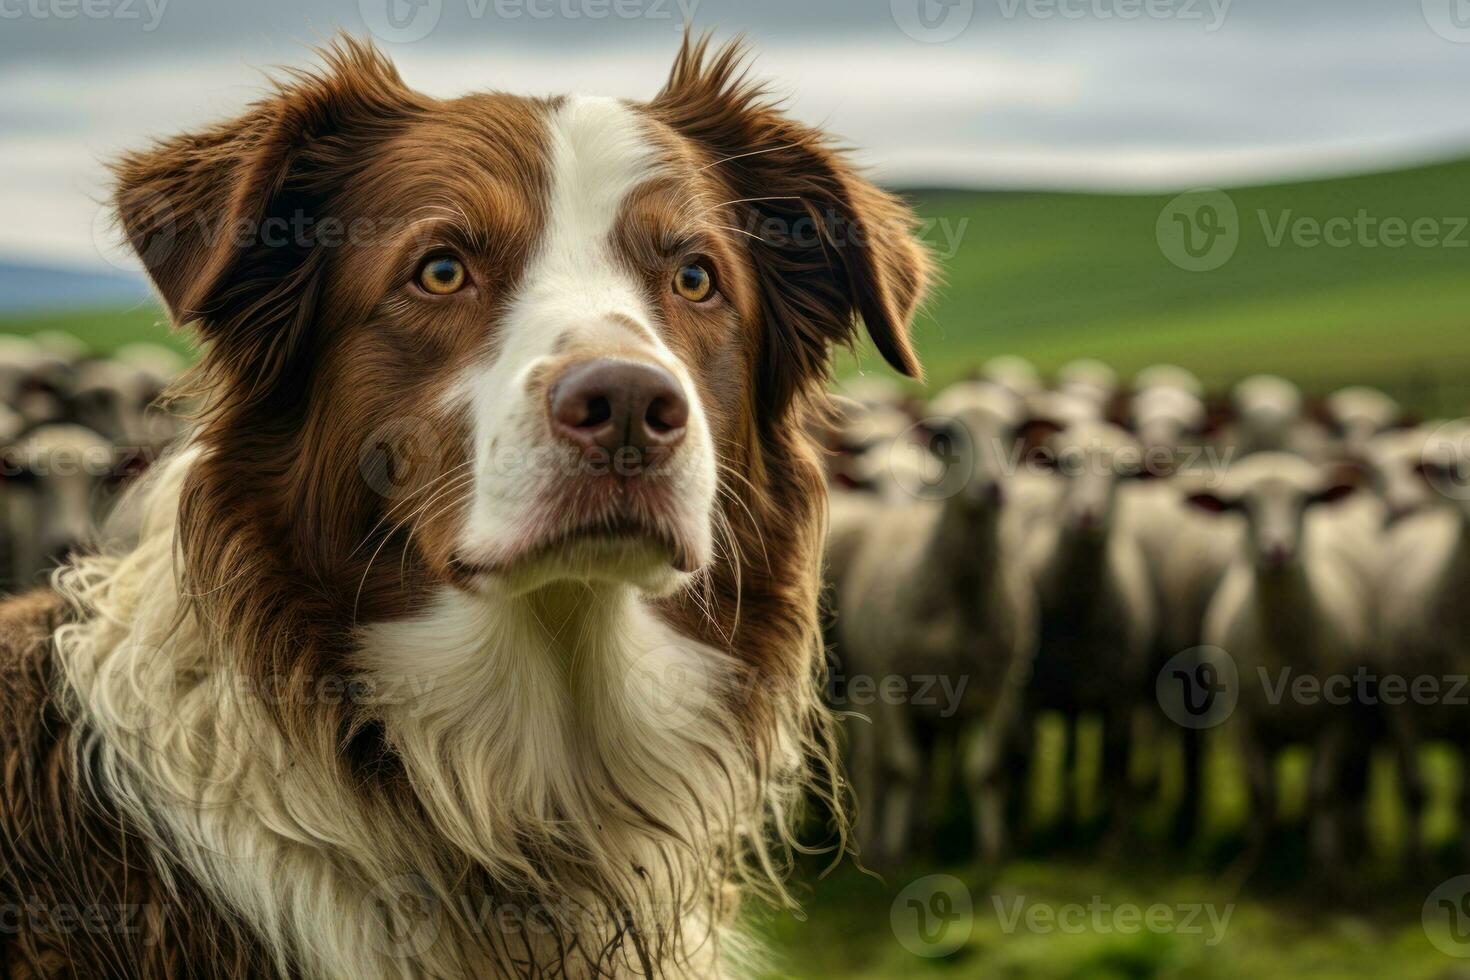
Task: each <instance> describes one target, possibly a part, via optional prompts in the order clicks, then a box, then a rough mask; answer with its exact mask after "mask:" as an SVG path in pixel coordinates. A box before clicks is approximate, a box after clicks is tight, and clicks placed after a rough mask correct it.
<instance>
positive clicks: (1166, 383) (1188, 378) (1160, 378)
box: [1133, 364, 1205, 398]
mask: <svg viewBox="0 0 1470 980" xmlns="http://www.w3.org/2000/svg"><path fill="white" fill-rule="evenodd" d="M1154 388H1177V389H1178V390H1180V391H1184V392H1188V393H1189V394H1191V395H1193V396H1194V397H1196V398H1204V397H1205V386H1204V385H1202V384H1200V380H1199V377H1198V376H1197V375H1195V373H1194V372H1193V371H1190V370H1188V369H1186V368H1182V367H1179V366H1178V365H1177V364H1152V365H1150V366H1148V367H1146V368H1144V369H1143V370H1142V371H1139V372H1138V373H1137V374H1135V375H1134V376H1133V390H1134V391H1135V392H1145V391H1150V390H1152V389H1154Z"/></svg>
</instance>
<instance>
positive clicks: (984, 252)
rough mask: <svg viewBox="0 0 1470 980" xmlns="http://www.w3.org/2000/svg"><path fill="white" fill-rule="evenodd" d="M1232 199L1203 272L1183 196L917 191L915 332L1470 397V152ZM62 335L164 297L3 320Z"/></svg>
mask: <svg viewBox="0 0 1470 980" xmlns="http://www.w3.org/2000/svg"><path fill="white" fill-rule="evenodd" d="M1228 196H1229V199H1230V204H1231V205H1233V206H1234V208H1235V211H1236V214H1237V216H1238V217H1237V220H1236V222H1235V227H1236V228H1237V229H1238V235H1239V243H1238V247H1237V248H1236V250H1235V252H1234V254H1233V256H1232V257H1230V259H1229V261H1226V262H1224V264H1223V265H1221V266H1220V267H1219V268H1217V269H1214V270H1212V271H1203V272H1193V271H1186V270H1185V269H1181V268H1179V267H1177V266H1176V265H1175V264H1173V263H1172V262H1171V261H1170V260H1169V258H1168V257H1167V256H1166V254H1165V250H1164V248H1163V247H1161V244H1160V238H1159V233H1158V229H1159V226H1160V215H1161V213H1162V212H1163V210H1164V208H1165V207H1166V205H1168V203H1169V202H1170V200H1171V198H1172V195H1160V196H1127V195H1102V194H1057V193H974V192H953V191H934V192H917V193H914V194H912V195H911V197H912V199H913V200H914V202H915V204H916V205H917V206H918V209H919V211H920V212H921V213H922V214H923V216H924V217H925V219H926V221H927V223H928V224H927V229H926V231H925V234H924V237H925V239H926V240H927V241H928V242H929V243H930V245H931V246H932V247H933V248H934V249H935V251H936V253H938V254H939V255H940V257H941V258H942V260H943V266H944V270H945V280H946V281H945V284H944V285H943V286H942V287H941V288H940V289H939V290H938V291H937V293H936V295H935V298H934V300H933V301H932V302H931V303H930V304H929V306H928V308H927V310H926V312H925V315H924V316H923V317H922V318H921V320H920V322H919V323H918V325H917V328H916V333H917V339H918V345H919V349H920V351H921V353H922V354H923V355H924V358H925V361H926V364H927V366H928V369H929V372H930V376H931V378H932V380H933V381H934V382H935V383H943V382H945V381H948V380H952V379H953V378H955V377H958V376H960V375H962V374H964V373H965V372H966V371H968V370H970V369H972V368H973V367H974V366H975V365H977V364H978V363H979V362H980V361H981V360H983V359H984V358H986V357H988V356H990V355H993V354H999V353H1018V354H1023V355H1025V356H1027V357H1030V358H1032V359H1033V360H1035V361H1036V362H1037V364H1038V365H1039V366H1041V367H1043V368H1050V367H1054V366H1056V365H1057V364H1059V363H1061V362H1062V361H1065V360H1067V359H1069V358H1072V357H1079V356H1093V357H1100V358H1103V359H1104V360H1107V361H1108V362H1110V363H1112V364H1114V365H1115V366H1117V367H1118V368H1119V369H1120V370H1122V371H1124V372H1125V373H1126V372H1131V371H1132V370H1135V369H1137V368H1139V367H1142V366H1144V365H1146V364H1149V363H1151V362H1154V361H1159V360H1168V361H1175V362H1178V363H1180V364H1183V365H1185V366H1187V367H1190V368H1193V369H1194V370H1196V371H1198V372H1199V373H1200V374H1201V375H1202V376H1203V377H1205V378H1206V380H1208V381H1210V382H1213V383H1216V384H1223V383H1226V382H1228V381H1230V380H1231V379H1233V378H1235V377H1238V376H1240V375H1242V374H1246V373H1249V372H1252V371H1259V370H1272V371H1278V372H1281V373H1284V374H1287V375H1290V376H1292V377H1294V378H1296V379H1298V380H1300V381H1301V382H1302V383H1303V384H1305V385H1306V386H1307V387H1308V388H1311V389H1316V390H1325V389H1327V388H1330V387H1333V386H1335V385H1339V384H1344V383H1348V382H1353V381H1369V382H1373V383H1377V384H1381V385H1384V386H1385V387H1388V388H1390V389H1391V390H1393V391H1395V392H1396V393H1398V394H1399V395H1400V396H1401V397H1405V398H1407V399H1408V400H1409V401H1412V402H1415V403H1416V404H1417V405H1418V406H1419V407H1420V408H1421V409H1423V410H1425V411H1456V412H1459V411H1464V410H1465V409H1466V407H1467V406H1470V228H1467V227H1465V222H1466V219H1467V217H1470V161H1463V162H1458V163H1451V164H1443V165H1438V166H1432V167H1423V168H1418V169H1414V170H1405V171H1398V172H1393V173H1386V174H1374V175H1368V176H1360V177H1350V178H1343V179H1334V180H1322V181H1313V182H1308V183H1298V184H1287V185H1278V186H1265V187H1251V188H1242V189H1237V190H1232V191H1230V192H1229V195H1228ZM1360 214H1361V215H1362V218H1361V219H1360V218H1359V215H1360ZM1333 219H1336V220H1337V222H1338V225H1337V226H1335V228H1334V229H1333V231H1334V233H1335V241H1336V242H1337V243H1336V244H1334V243H1329V242H1327V241H1322V242H1318V243H1316V244H1313V243H1312V238H1311V237H1310V235H1311V232H1312V224H1311V223H1316V225H1317V226H1318V227H1319V230H1320V227H1321V226H1322V225H1323V224H1324V223H1326V222H1328V221H1331V220H1333ZM1390 219H1392V220H1396V221H1398V222H1401V223H1402V224H1403V226H1404V228H1405V229H1406V230H1408V231H1412V229H1413V226H1414V223H1415V222H1420V231H1421V233H1420V236H1419V238H1420V241H1419V243H1418V244H1416V243H1415V242H1414V241H1413V240H1412V235H1410V234H1402V238H1403V241H1402V242H1401V243H1399V244H1397V245H1396V246H1395V245H1394V244H1393V242H1394V241H1396V240H1397V238H1396V235H1395V232H1394V229H1393V227H1392V225H1388V226H1387V227H1385V222H1386V221H1389V220H1390ZM1426 221H1427V222H1429V223H1430V224H1425V223H1424V222H1426ZM1303 222H1306V223H1307V224H1302V223H1303ZM1163 227H1164V229H1165V234H1166V236H1167V235H1168V234H1169V233H1171V230H1172V231H1173V233H1175V234H1177V232H1178V230H1179V228H1180V226H1179V225H1178V223H1177V222H1176V221H1174V220H1172V219H1169V218H1167V217H1166V218H1165V220H1164V222H1163ZM1344 232H1345V233H1346V238H1345V239H1344V238H1343V237H1342V235H1343V233H1344ZM1303 235H1305V236H1306V237H1303ZM1167 241H1168V239H1167V237H1166V242H1167ZM1200 241H1203V239H1200ZM1431 241H1432V242H1433V243H1434V244H1429V243H1430V242H1431ZM46 327H59V328H62V329H66V330H70V331H72V332H74V333H76V334H78V335H80V336H82V337H84V338H86V339H88V340H90V341H92V342H93V343H94V344H95V345H97V346H98V347H99V348H101V349H109V348H111V347H114V346H116V345H117V344H119V343H122V342H125V341H127V340H132V339H139V338H148V339H165V338H167V337H168V332H167V329H166V327H165V325H164V324H163V321H162V317H161V316H160V314H159V313H158V311H157V310H156V309H155V308H152V307H150V306H147V305H144V306H141V307H136V308H133V309H131V310H127V311H96V312H77V313H67V314H58V315H47V316H30V317H11V318H8V319H6V318H0V331H15V332H22V333H24V332H30V331H31V330H35V329H42V328H46ZM175 342H176V339H175ZM861 362H862V363H863V364H864V365H868V364H874V363H876V362H875V361H874V360H873V359H872V357H871V354H870V353H866V352H865V353H864V354H863V355H862V357H861ZM854 369H855V368H854V365H853V363H852V362H851V360H850V359H849V360H845V361H844V365H843V370H845V371H851V370H854Z"/></svg>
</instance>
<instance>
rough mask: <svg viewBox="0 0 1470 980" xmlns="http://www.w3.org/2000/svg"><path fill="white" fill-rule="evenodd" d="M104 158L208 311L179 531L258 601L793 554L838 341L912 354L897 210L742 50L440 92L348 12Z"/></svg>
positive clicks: (208, 575) (202, 313)
mask: <svg viewBox="0 0 1470 980" xmlns="http://www.w3.org/2000/svg"><path fill="white" fill-rule="evenodd" d="M117 176H118V191H117V196H116V202H117V208H118V212H119V215H120V218H121V222H122V225H123V227H124V229H125V231H126V233H127V235H128V237H129V239H130V241H131V243H132V244H133V246H134V248H135V249H136V250H137V252H138V254H139V255H140V256H141V257H142V259H143V261H144V263H145V265H146V266H147V269H148V272H149V274H150V276H151V277H152V278H153V281H154V283H155V284H156V286H157V288H158V291H159V292H160V293H161V294H162V296H163V299H164V300H165V302H166V303H167V305H168V308H169V311H170V313H171V315H172V317H173V319H174V320H175V321H176V322H178V323H180V324H186V323H187V324H193V325H194V326H195V328H196V329H197V331H198V332H199V334H200V336H201V337H202V338H203V340H204V341H205V342H206V343H205V347H204V356H203V362H202V364H201V366H200V369H199V372H198V375H197V380H198V381H199V384H200V388H201V390H202V392H203V404H204V405H205V408H204V410H203V416H202V419H201V422H200V427H199V434H198V441H199V442H200V444H201V446H202V449H203V453H202V457H201V460H200V462H199V463H198V464H197V465H196V466H195V468H194V471H193V472H192V473H191V474H190V477H189V480H188V483H187V485H186V487H185V490H184V504H183V507H184V511H183V513H184V521H183V525H182V534H183V538H184V548H185V556H186V563H187V565H188V567H189V570H190V575H191V576H192V577H194V578H195V579H196V580H197V585H198V586H200V589H199V591H200V592H201V594H214V593H209V590H210V589H211V588H216V589H217V590H218V592H219V593H221V594H223V593H233V594H234V595H235V596H236V599H235V600H234V601H235V602H236V603H237V604H243V605H248V606H251V607H252V612H251V614H250V616H249V617H247V618H249V619H250V620H252V621H254V622H257V623H259V622H263V621H281V622H284V621H287V620H294V621H300V620H302V619H308V620H310V621H311V622H312V623H315V624H322V623H336V624H338V625H341V624H343V623H344V622H345V621H347V620H348V619H350V620H351V621H352V622H365V621H371V620H374V619H386V618H392V617H393V616H395V615H402V614H404V613H405V612H407V611H409V610H410V609H412V608H414V606H415V604H416V602H417V601H418V600H420V599H421V598H422V597H423V596H424V595H425V594H426V593H427V591H428V590H430V589H432V588H442V587H446V586H447V587H452V588H457V589H461V590H467V591H470V592H476V593H481V592H483V593H487V594H497V595H516V594H521V593H525V592H527V591H530V590H534V589H537V588H538V587H540V586H543V585H545V584H547V583H549V582H556V581H560V580H580V581H598V580H603V581H607V580H611V581H616V582H620V583H631V584H632V585H634V586H635V587H637V588H638V589H640V590H641V591H643V592H644V593H646V594H657V595H663V596H666V597H669V598H668V600H667V601H668V602H669V604H670V607H671V608H674V607H677V606H678V604H679V602H680V600H679V598H678V596H679V593H680V592H681V591H687V589H685V588H684V586H685V585H686V584H687V580H688V579H689V577H690V576H691V575H693V574H695V573H697V572H699V571H700V570H705V571H706V572H708V574H709V575H710V577H711V579H712V580H713V581H715V582H716V584H717V586H718V585H719V583H720V581H721V577H722V576H724V575H726V574H727V572H728V571H729V570H728V569H726V567H725V566H731V565H733V564H734V563H736V562H738V561H740V560H741V558H739V557H737V555H740V554H743V556H744V560H747V561H751V562H752V563H755V564H759V565H761V571H762V573H763V576H757V578H761V577H763V578H765V580H766V581H767V583H768V584H767V586H766V587H765V589H766V591H775V590H776V589H777V588H778V586H777V584H776V583H779V582H780V580H781V579H782V577H783V576H784V577H786V578H788V579H789V578H792V577H793V575H792V574H791V571H792V570H791V569H790V568H788V567H787V566H788V564H789V563H790V562H791V561H793V560H795V561H797V562H799V563H802V564H803V565H809V566H810V569H807V568H801V569H800V572H799V574H796V575H795V576H794V577H795V578H799V579H801V580H802V581H803V582H805V580H806V579H808V578H813V577H814V570H815V563H816V559H817V556H816V552H815V548H813V547H811V546H810V542H808V541H806V540H798V541H794V544H796V545H797V546H798V547H797V548H796V549H795V551H796V552H797V553H796V555H795V556H792V555H787V554H780V553H778V552H779V551H780V549H781V548H782V545H783V543H793V541H792V539H793V538H798V537H804V536H805V535H807V533H808V531H807V528H808V527H809V526H810V527H815V526H817V525H819V523H820V509H819V508H820V503H819V502H818V501H815V500H812V499H810V498H813V497H815V496H816V494H817V493H818V492H819V490H818V488H819V487H820V478H819V476H818V474H817V470H816V468H815V467H814V466H813V465H811V460H810V452H809V450H808V448H807V446H806V439H805V436H804V428H805V427H804V425H803V418H804V413H805V412H806V411H808V409H809V407H810V405H811V403H812V400H813V398H815V397H819V396H818V392H819V391H820V390H821V388H822V386H823V382H824V381H825V379H826V376H827V371H828V363H829V358H830V353H831V350H832V348H833V347H834V346H835V345H848V344H850V343H852V342H853V340H854V339H855V331H856V329H857V323H858V322H859V321H860V322H862V323H863V324H865V325H866V328H867V331H868V333H869V335H870V336H871V337H872V339H873V341H874V342H875V343H876V345H877V347H878V349H879V350H880V351H881V352H882V354H883V355H884V356H885V357H886V358H887V360H888V361H889V362H890V363H891V364H893V366H894V367H895V368H897V369H898V370H899V371H901V372H902V373H904V374H907V375H910V376H914V375H917V374H918V372H919V367H918V364H917V363H916V361H915V357H914V354H913V352H912V350H911V348H910V345H909V341H908V326H909V322H910V319H911V317H912V315H913V313H914V310H915V307H916V305H917V304H918V302H919V301H920V298H921V294H922V293H923V290H924V286H925V283H926V280H927V278H928V274H929V268H928V262H927V259H926V257H925V254H924V251H923V249H922V248H921V246H920V245H919V244H918V243H917V241H916V239H915V237H914V233H913V219H912V215H911V214H910V212H909V211H908V210H907V209H906V208H905V207H904V206H903V205H901V204H900V203H899V202H898V201H897V200H896V199H894V198H893V197H891V196H889V195H887V194H886V193H884V192H882V191H880V190H878V189H877V188H876V187H874V186H873V185H872V184H870V183H869V182H868V181H867V180H865V179H864V178H863V177H861V176H860V175H859V174H858V173H857V172H856V171H855V170H854V169H853V167H852V166H850V165H849V163H848V162H847V161H846V160H845V159H844V157H843V156H842V155H841V154H840V153H839V152H837V151H835V150H834V149H833V148H832V147H831V146H830V145H829V143H828V141H827V140H826V138H825V137H824V136H823V135H822V134H820V133H819V132H817V131H815V130H813V129H810V128H808V127H806V126H803V125H801V124H798V123H796V122H794V121H792V120H791V119H789V118H787V117H786V116H784V115H783V114H781V113H780V112H779V111H777V109H775V108H774V107H773V106H771V105H770V104H769V103H768V102H767V101H766V100H765V99H764V97H763V96H762V94H761V93H760V92H759V91H758V90H756V89H754V88H752V87H750V86H748V85H747V84H746V83H745V82H744V81H743V75H742V69H741V56H740V54H739V52H738V51H737V50H734V49H725V50H723V51H720V52H718V53H711V52H708V51H707V50H706V48H705V45H704V44H702V43H695V44H690V43H687V42H686V44H685V46H684V48H683V50H681V52H680V53H679V55H678V59H677V61H676V63H675V65H674V68H673V71H672V73H671V75H670V78H669V81H668V83H667V84H666V86H665V87H664V89H663V90H662V91H661V92H660V93H659V94H658V95H657V96H656V97H655V98H654V99H653V100H652V101H650V102H647V103H631V102H620V101H614V100H609V99H598V98H582V97H566V98H552V99H529V98H518V97H514V96H509V95H504V94H498V93H489V94H475V95H468V96H465V97H462V98H458V99H452V100H447V101H445V100H439V99H433V98H429V97H427V96H424V95H421V94H418V93H416V92H414V91H412V90H410V89H409V88H408V87H406V86H405V85H404V83H403V82H402V81H401V80H400V78H399V76H398V75H397V73H396V72H395V71H394V69H393V68H392V67H391V65H390V64H389V63H388V62H387V61H386V60H385V59H384V58H383V57H382V56H381V55H379V54H378V53H377V52H375V51H374V50H372V49H370V48H368V47H365V46H362V45H359V44H356V43H353V42H342V43H339V44H338V45H337V46H336V47H334V48H333V49H332V50H330V51H329V52H328V53H327V55H326V64H325V67H324V68H323V69H322V70H321V71H320V72H317V73H298V74H293V75H291V76H290V78H289V80H288V81H287V82H285V83H283V84H281V85H280V86H279V87H278V88H277V90H276V91H275V92H274V93H273V94H272V95H271V96H270V97H268V98H266V99H265V100H264V101H261V102H259V103H257V104H256V105H254V106H253V107H252V108H251V109H250V111H249V112H247V113H246V114H245V115H244V116H243V117H241V118H239V119H236V120H233V121H231V122H229V123H226V124H223V125H219V126H216V127H214V128H212V129H208V130H205V131H203V132H199V133H194V134H191V135H187V136H183V137H179V138H175V139H172V140H168V141H166V142H162V143H160V144H157V145H155V146H154V147H153V148H151V149H150V150H148V151H146V152H142V153H137V154H133V155H130V156H128V157H126V158H125V159H124V160H123V161H121V163H120V164H119V165H118V167H117ZM723 534H728V535H730V536H731V537H733V538H738V539H740V540H738V541H734V542H732V544H733V545H734V546H733V547H724V548H722V547H720V546H719V537H720V535H723ZM757 542H760V543H757ZM741 543H745V544H747V545H748V547H746V548H743V549H742V548H740V547H739V545H740V544H741ZM788 550H790V549H788ZM762 552H763V553H762ZM242 570H244V574H243V580H244V581H245V582H247V583H248V585H247V586H235V585H231V586H228V587H226V585H225V583H226V581H227V580H229V581H231V582H235V581H241V573H242ZM809 571H810V574H809ZM752 581H753V580H752V579H751V578H747V579H746V589H747V592H746V596H747V598H749V597H750V596H751V592H750V589H751V586H752ZM272 583H274V584H272ZM804 587H805V586H803V588H804ZM760 592H761V587H760V586H759V585H758V584H757V585H756V589H755V596H756V597H759V595H760ZM266 597H271V598H266ZM218 601H219V602H221V603H224V604H225V605H228V604H229V603H230V602H231V600H229V599H224V598H220V599H219V600H218ZM237 611H241V610H237ZM226 612H228V610H226ZM242 615H243V612H242Z"/></svg>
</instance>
